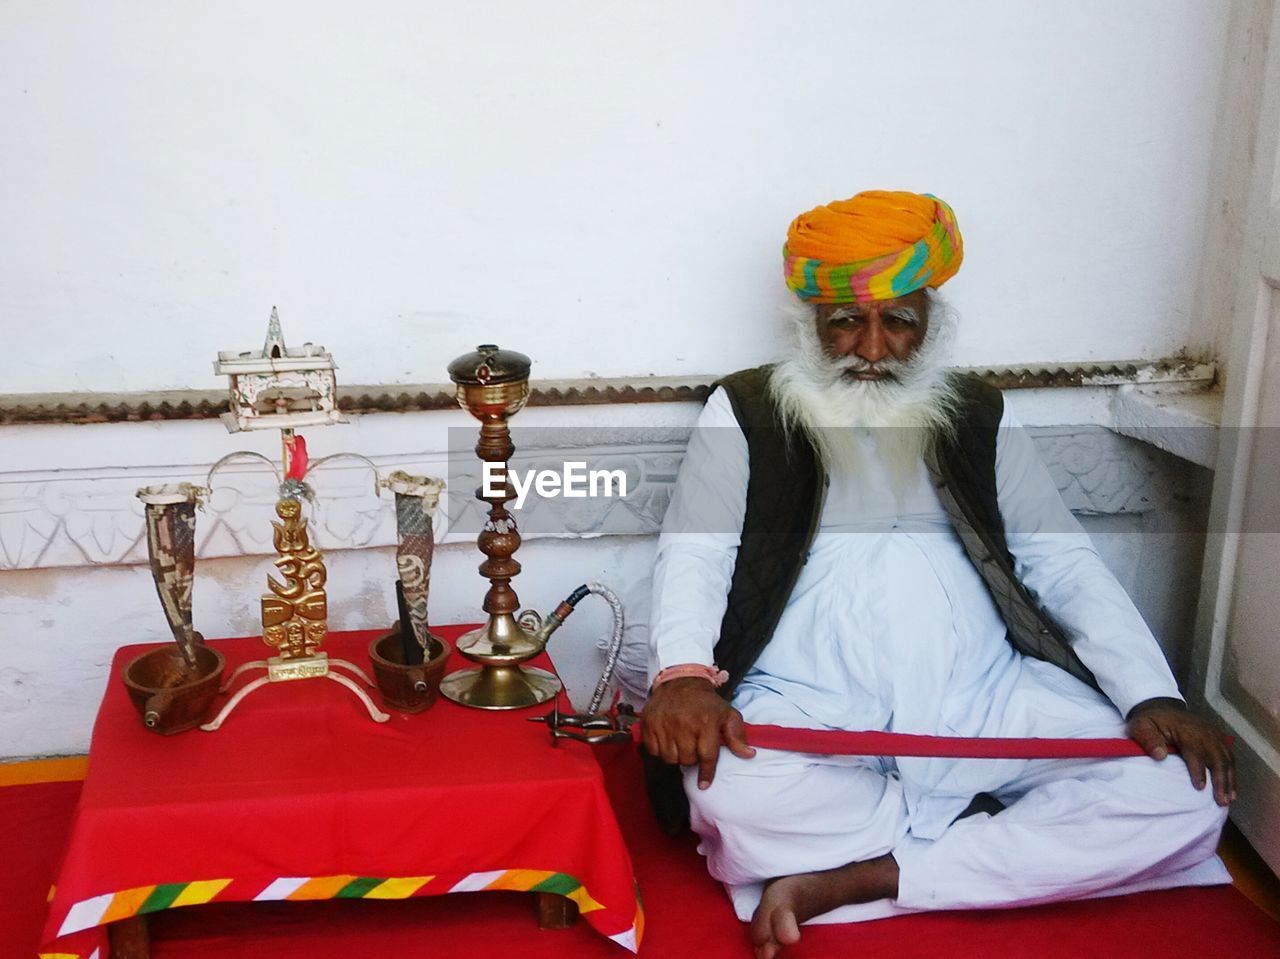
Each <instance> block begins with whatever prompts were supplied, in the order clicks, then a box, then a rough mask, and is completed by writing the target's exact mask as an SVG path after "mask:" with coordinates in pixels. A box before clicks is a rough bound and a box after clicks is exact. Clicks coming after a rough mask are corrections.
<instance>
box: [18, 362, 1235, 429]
mask: <svg viewBox="0 0 1280 959" xmlns="http://www.w3.org/2000/svg"><path fill="white" fill-rule="evenodd" d="M964 371H965V372H969V373H974V374H976V375H977V376H979V377H981V378H982V379H983V380H985V381H986V382H987V383H989V384H991V385H992V386H995V387H997V388H998V389H1002V390H1016V389H1040V388H1048V387H1052V388H1066V387H1087V386H1122V385H1136V384H1150V383H1186V384H1200V385H1202V386H1205V387H1207V386H1209V385H1211V384H1212V383H1213V382H1214V381H1215V380H1216V377H1217V368H1216V366H1215V365H1214V364H1213V363H1212V362H1209V361H1206V360H1196V359H1187V358H1185V357H1172V358H1168V359H1161V360H1133V361H1125V360H1121V361H1108V362H1102V363H1065V364H1047V365H1046V364H1039V365H1037V364H1030V365H1025V366H1023V365H1013V366H991V367H965V368H964ZM716 378H717V377H716V376H715V375H711V374H708V375H706V376H698V377H688V378H678V377H638V378H631V379H579V380H543V381H540V382H539V381H534V382H533V384H532V389H531V391H530V397H529V405H530V406H591V405H598V404H605V403H682V402H694V401H701V400H704V399H706V397H707V394H708V393H710V392H711V385H712V383H713V382H714V381H715V380H716ZM453 397H454V391H453V386H452V385H451V384H447V383H445V384H441V383H425V384H409V385H374V386H341V385H340V386H339V387H338V408H339V409H341V410H342V411H343V412H344V413H408V412H417V411H423V410H452V409H456V408H457V403H456V401H455V400H454V398H453ZM226 411H227V391H226V390H173V391H159V392H145V393H27V394H20V393H11V394H7V395H6V394H0V426H3V425H24V424H37V423H46V424H57V423H81V424H82V423H126V422H143V421H155V420H204V419H216V418H217V417H219V416H220V415H221V414H222V413H224V412H226Z"/></svg>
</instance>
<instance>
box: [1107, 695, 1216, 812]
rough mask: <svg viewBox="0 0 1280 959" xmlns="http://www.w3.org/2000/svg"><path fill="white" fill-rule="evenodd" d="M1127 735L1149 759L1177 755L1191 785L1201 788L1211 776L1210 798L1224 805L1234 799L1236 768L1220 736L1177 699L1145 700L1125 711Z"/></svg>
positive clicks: (1211, 726) (1205, 721) (1206, 722)
mask: <svg viewBox="0 0 1280 959" xmlns="http://www.w3.org/2000/svg"><path fill="white" fill-rule="evenodd" d="M1129 735H1130V736H1131V737H1132V738H1133V739H1134V740H1135V741H1137V743H1138V745H1139V746H1141V747H1142V748H1143V749H1144V750H1145V751H1146V754H1147V755H1148V756H1150V757H1151V758H1152V759H1164V758H1165V757H1166V756H1168V755H1169V753H1170V752H1177V753H1178V754H1179V755H1181V756H1182V759H1183V761H1184V762H1185V763H1186V764H1187V772H1188V773H1190V774H1191V784H1192V785H1193V786H1195V787H1196V789H1204V787H1205V774H1206V772H1208V773H1209V774H1210V775H1211V776H1212V777H1213V798H1214V800H1215V801H1217V803H1218V805H1219V806H1225V805H1227V804H1228V803H1229V802H1232V801H1233V800H1234V799H1235V798H1236V766H1235V759H1234V758H1232V755H1231V750H1230V749H1229V748H1228V747H1227V744H1226V743H1225V742H1224V741H1223V738H1222V733H1220V732H1218V730H1216V729H1215V728H1214V727H1213V725H1212V724H1211V723H1209V722H1208V721H1207V720H1204V719H1201V718H1200V717H1199V716H1197V715H1196V714H1195V713H1192V712H1189V711H1188V710H1187V707H1186V704H1185V703H1183V702H1182V701H1181V700H1177V699H1148V700H1146V701H1145V702H1141V703H1138V705H1136V706H1134V707H1133V709H1131V710H1130V711H1129Z"/></svg>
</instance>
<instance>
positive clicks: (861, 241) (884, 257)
mask: <svg viewBox="0 0 1280 959" xmlns="http://www.w3.org/2000/svg"><path fill="white" fill-rule="evenodd" d="M782 258H783V264H784V270H785V273H786V278H787V286H788V287H789V288H791V289H792V290H794V291H795V293H796V295H798V296H799V297H800V298H801V299H804V300H808V301H809V302H811V303H851V302H854V301H858V302H866V301H868V300H891V299H893V298H894V297H898V296H905V295H906V294H908V293H911V292H913V291H915V290H918V289H920V288H921V287H925V286H932V287H939V286H942V284H943V283H946V282H947V280H949V279H951V278H952V277H953V276H955V275H956V271H957V270H959V269H960V263H961V261H963V260H964V244H963V241H962V240H961V238H960V229H959V227H957V226H956V217H955V214H954V213H952V212H951V207H949V206H947V204H945V203H944V202H942V201H941V200H939V199H938V198H937V197H935V196H931V195H930V194H928V193H924V194H921V193H901V192H889V191H885V190H868V191H866V192H864V193H859V194H858V195H857V196H853V197H850V198H849V199H847V200H837V201H835V202H834V203H828V204H827V205H826V206H820V207H817V208H816V209H813V210H810V211H809V212H808V213H802V214H800V216H798V217H796V218H795V219H794V220H793V221H792V222H791V226H790V228H788V230H787V243H786V245H785V246H784V247H783V248H782Z"/></svg>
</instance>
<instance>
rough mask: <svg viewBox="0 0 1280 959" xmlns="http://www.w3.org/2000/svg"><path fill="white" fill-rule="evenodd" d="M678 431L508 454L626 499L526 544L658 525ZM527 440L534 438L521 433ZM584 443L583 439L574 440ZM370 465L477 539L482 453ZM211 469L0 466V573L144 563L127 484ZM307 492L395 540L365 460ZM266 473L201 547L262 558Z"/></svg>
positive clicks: (323, 532) (531, 520) (356, 526)
mask: <svg viewBox="0 0 1280 959" xmlns="http://www.w3.org/2000/svg"><path fill="white" fill-rule="evenodd" d="M1030 432H1031V434H1032V436H1033V438H1034V440H1035V443H1036V445H1037V447H1038V448H1039V451H1040V454H1041V456H1042V457H1043V459H1044V461H1045V463H1046V464H1047V466H1048V468H1049V470H1050V472H1051V474H1052V476H1053V478H1054V481H1055V483H1056V484H1057V486H1058V489H1059V490H1060V492H1061V493H1062V495H1063V498H1064V500H1065V501H1066V503H1067V505H1068V507H1070V508H1071V510H1072V511H1073V512H1075V513H1077V514H1081V515H1120V514H1142V513H1147V512H1151V511H1157V510H1172V509H1181V508H1185V505H1186V504H1187V503H1188V502H1191V501H1192V500H1193V499H1194V495H1195V490H1194V486H1195V482H1194V480H1195V477H1194V474H1193V473H1192V472H1191V471H1189V468H1188V467H1186V466H1185V464H1181V463H1179V462H1178V461H1176V460H1174V459H1173V458H1171V457H1170V456H1169V455H1168V454H1165V453H1163V452H1161V451H1159V450H1157V449H1154V448H1152V447H1151V446H1149V445H1147V444H1145V443H1142V442H1139V441H1137V440H1134V439H1131V438H1128V437H1124V436H1120V435H1118V434H1116V433H1114V432H1113V431H1111V430H1108V429H1106V428H1104V427H1100V426H1083V427H1082V426H1070V427H1036V428H1031V429H1030ZM688 434H689V430H688V429H679V428H671V429H666V430H663V431H661V432H658V433H654V432H649V433H645V432H644V431H634V430H632V431H626V430H618V431H609V430H591V431H589V432H585V433H582V434H578V435H579V437H580V438H581V439H583V440H584V443H583V445H570V446H566V445H565V443H564V442H563V439H564V435H565V434H563V433H558V434H556V435H557V436H558V437H559V438H560V440H561V441H560V442H558V443H556V444H555V445H554V446H553V445H552V444H551V443H550V442H544V443H541V444H539V443H537V442H534V443H532V444H530V445H528V446H526V447H525V448H522V449H520V450H518V451H517V453H516V455H515V457H514V458H513V459H512V463H511V465H512V466H513V468H516V469H519V470H521V471H523V470H527V469H530V468H536V469H557V470H558V469H560V468H561V466H562V464H563V463H564V462H565V460H566V459H574V460H581V461H584V462H586V463H587V464H588V468H589V469H609V470H614V469H617V470H622V471H623V472H624V473H625V474H626V476H627V486H628V495H627V496H626V497H625V498H603V497H597V498H584V499H574V500H567V499H536V498H532V497H531V498H530V499H529V501H527V502H526V504H525V506H524V508H523V509H521V510H520V511H519V512H518V513H517V514H516V515H517V517H518V521H519V523H520V528H521V533H522V535H523V536H524V538H525V539H526V540H529V539H540V538H584V537H596V536H615V535H636V536H644V535H652V534H654V533H656V532H657V531H658V530H659V528H660V526H661V523H662V517H663V514H664V513H665V512H666V508H667V505H668V504H669V502H670V500H671V493H672V490H673V489H674V485H675V480H676V476H677V474H678V472H679V469H680V463H681V461H682V459H683V457H684V449H685V445H686V442H687V438H688ZM529 435H530V436H532V435H533V434H532V433H531V434H529ZM587 440H589V442H585V441H587ZM370 458H371V459H372V460H373V462H374V463H375V464H376V465H377V468H378V470H379V472H380V473H382V474H383V475H385V474H386V473H387V472H390V471H391V470H395V469H403V470H406V471H408V472H411V473H419V474H424V475H428V476H440V477H445V478H447V482H448V484H449V488H448V489H447V490H446V492H445V494H444V496H443V498H442V501H441V509H440V511H439V513H438V515H437V527H436V528H437V535H438V537H439V538H440V539H441V541H442V542H468V541H474V538H475V533H476V531H477V530H478V529H479V527H480V524H481V523H482V521H483V511H484V509H485V507H484V505H483V504H482V503H480V502H479V501H478V500H476V499H475V498H474V496H473V491H474V490H475V489H476V488H477V487H478V486H479V484H480V473H479V462H478V461H477V460H476V459H475V458H474V456H472V455H471V454H470V451H469V450H468V451H466V452H465V453H462V454H460V455H455V458H454V460H450V458H449V456H448V454H446V453H433V454H416V455H413V454H404V453H398V452H396V453H392V452H388V453H384V454H381V455H378V454H376V453H375V454H374V455H371V457H370ZM207 471H208V465H199V466H186V467H172V468H169V467H154V466H149V467H114V468H110V469H102V468H83V469H61V470H48V471H24V472H7V473H6V472H3V471H0V570H6V569H7V570H14V569H43V568H54V567H78V566H102V565H116V564H138V563H144V562H146V542H145V539H144V532H143V519H142V506H141V504H140V503H139V502H138V500H137V499H136V497H135V495H134V494H135V491H136V490H137V489H138V487H141V486H145V485H155V484H160V483H175V482H181V481H187V482H194V483H203V482H204V480H205V475H206V473H207ZM308 480H309V482H311V483H312V484H313V486H314V487H315V490H316V493H317V501H316V504H315V506H314V507H311V508H309V509H308V515H309V516H310V518H311V526H312V533H313V535H312V541H313V542H315V543H316V545H318V546H319V547H320V548H322V549H325V550H340V549H366V548H371V547H382V546H392V545H394V543H395V521H394V506H393V499H392V497H391V496H390V494H387V493H385V492H384V493H383V494H382V495H381V496H378V495H376V493H375V488H374V482H373V476H372V473H371V471H370V470H369V468H368V467H367V466H365V465H363V464H359V463H355V462H352V461H349V460H339V461H336V462H334V463H332V464H327V465H325V466H324V467H322V468H320V469H318V470H316V471H315V473H314V474H312V476H310V477H308ZM275 498H276V489H275V480H274V477H273V476H272V474H271V473H270V472H268V471H267V470H266V469H265V468H263V467H259V466H257V465H256V464H250V465H247V466H246V465H241V464H233V465H230V466H228V467H226V468H225V469H223V470H221V471H220V472H219V473H218V474H217V477H216V480H215V484H214V492H213V495H212V496H211V498H210V499H209V501H208V503H207V504H206V506H205V508H204V510H203V511H202V512H200V513H198V514H197V521H196V537H197V546H198V555H200V556H201V557H204V558H213V557H228V556H259V555H271V554H272V552H273V551H272V547H271V526H270V520H271V519H272V517H273V506H274V503H275Z"/></svg>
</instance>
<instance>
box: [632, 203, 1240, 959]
mask: <svg viewBox="0 0 1280 959" xmlns="http://www.w3.org/2000/svg"><path fill="white" fill-rule="evenodd" d="M783 256H784V260H785V275H786V280H787V284H788V286H789V287H790V288H791V290H793V291H794V292H795V293H796V294H797V296H798V298H799V302H797V304H796V306H797V311H796V316H795V317H794V324H793V325H794V334H795V343H794V346H793V347H792V349H791V350H790V352H789V354H788V355H786V356H785V357H784V358H783V359H782V360H781V361H780V362H778V363H777V364H775V365H772V366H766V367H762V368H759V369H755V370H747V371H743V372H740V373H735V374H733V375H731V376H728V377H726V378H725V379H724V380H722V381H721V383H720V385H719V387H718V388H717V389H716V390H715V392H714V393H713V394H712V395H711V397H710V399H709V400H708V401H707V405H706V407H705V409H704V410H703V412H702V415H701V417H700V418H699V421H698V429H696V430H695V431H694V436H693V438H692V439H691V441H690V444H689V450H688V455H687V457H686V459H685V462H684V465H683V467H682V469H681V473H680V479H679V483H678V485H677V488H676V494H675V497H674V499H673V501H672V504H671V506H670V509H669V510H668V513H667V517H666V521H665V523H664V527H663V534H662V538H661V542H660V545H659V549H658V561H657V568H656V570H655V574H654V614H653V618H652V621H651V633H652V644H653V645H652V653H653V656H652V667H651V679H652V683H653V688H652V694H651V697H650V699H649V703H648V705H647V706H646V707H645V710H644V714H643V718H644V727H643V728H644V743H645V747H646V749H647V750H648V752H649V753H650V754H651V755H652V756H655V757H660V758H661V759H662V760H665V762H667V763H670V764H679V765H681V766H683V767H684V771H683V777H684V791H685V793H686V794H687V796H688V800H689V805H690V813H689V814H690V821H691V824H692V825H693V827H694V829H695V830H696V831H697V832H698V834H699V835H700V837H701V844H700V846H699V849H700V851H701V852H702V853H703V854H704V855H705V856H706V857H707V862H708V867H709V869H710V871H711V873H712V875H714V876H715V877H716V878H717V879H719V880H721V881H722V882H724V883H725V884H726V886H727V887H728V889H729V892H730V895H731V896H732V898H733V901H734V904H735V907H736V908H737V910H738V912H739V915H740V916H741V917H742V918H744V919H746V918H747V917H749V916H750V917H751V919H752V938H753V940H754V942H755V945H756V952H757V955H758V956H759V957H760V959H772V957H773V956H775V955H776V954H777V953H778V952H779V951H780V950H781V948H782V947H783V946H784V945H786V944H788V943H793V942H796V941H797V940H798V939H799V937H800V931H799V924H800V923H802V922H805V921H809V920H813V919H820V920H823V919H825V920H826V921H854V920H858V919H864V918H873V917H879V916H885V915H890V914H894V913H898V912H909V911H917V910H926V909H955V908H976V907H1002V906H1016V905H1025V904H1031V903H1040V902H1049V901H1053V900H1059V899H1069V898H1079V897H1087V896H1099V895H1110V894H1114V893H1119V892H1127V891H1134V890H1141V889H1155V888H1164V887H1169V886H1176V885H1187V884H1212V883H1220V882H1226V881H1228V877H1227V874H1226V872H1225V870H1224V869H1223V867H1222V864H1221V862H1220V861H1219V860H1218V859H1217V857H1216V856H1215V855H1214V849H1215V846H1216V842H1217V838H1218V834H1219V831H1220V829H1221V827H1222V823H1223V821H1224V818H1225V815H1226V812H1225V809H1224V808H1223V807H1225V806H1226V804H1227V803H1228V802H1230V801H1231V799H1232V798H1234V789H1235V787H1234V778H1233V777H1234V773H1233V767H1232V763H1231V757H1230V754H1229V752H1228V751H1227V749H1226V748H1225V747H1224V745H1223V742H1222V739H1221V737H1220V736H1219V735H1218V734H1217V733H1216V732H1215V731H1214V729H1213V728H1212V727H1211V726H1210V725H1209V724H1208V723H1206V722H1204V721H1203V720H1201V719H1199V718H1197V717H1196V716H1194V715H1193V714H1191V713H1190V712H1188V711H1187V710H1186V707H1185V704H1184V703H1183V701H1182V698H1181V697H1180V695H1179V692H1178V689H1177V686H1176V684H1175V683H1174V680H1173V677H1172V675H1171V673H1170V671H1169V668H1168V666H1167V665H1166V663H1165V660H1164V657H1163V656H1162V655H1161V652H1160V649H1159V647H1158V645H1157V644H1156V641H1155V639H1154V638H1153V637H1152V635H1151V633H1150V631H1149V630H1148V628H1147V627H1146V625H1145V624H1144V622H1143V621H1142V618H1141V616H1140V615H1139V614H1138V612H1137V610H1136V609H1135V608H1134V606H1133V604H1132V603H1131V602H1130V600H1129V599H1128V597H1127V596H1126V595H1125V594H1124V592H1123V590H1122V589H1121V587H1120V585H1119V584H1118V583H1117V582H1116V580H1115V578H1114V577H1113V576H1112V575H1111V574H1110V573H1109V572H1108V571H1107V569H1106V568H1105V566H1104V565H1103V563H1102V561H1101V560H1100V559H1099V557H1098V555H1097V553H1096V552H1095V551H1094V549H1093V547H1092V545H1091V544H1090V542H1089V539H1088V537H1087V536H1086V535H1085V534H1084V532H1083V531H1082V530H1081V529H1080V527H1079V525H1078V524H1077V523H1076V522H1075V520H1074V518H1073V517H1072V516H1071V514H1070V513H1069V512H1068V511H1067V509H1066V508H1065V506H1064V505H1063V503H1062V500H1061V498H1060V497H1059V495H1058V491H1057V489H1056V487H1055V486H1054V483H1053V481H1052V479H1051V478H1050V476H1049V474H1048V472H1047V470H1046V469H1045V468H1044V466H1043V465H1042V464H1041V463H1040V462H1039V460H1038V459H1037V456H1036V454H1035V450H1034V447H1033V444H1032V441H1031V439H1030V437H1028V436H1027V435H1026V434H1025V432H1024V431H1022V430H1020V429H1017V428H1014V427H1015V424H1014V422H1013V420H1012V418H1011V417H1010V416H1009V414H1008V411H1007V410H1005V409H1004V406H1003V402H1002V398H1001V396H1000V394H999V392H998V391H996V390H994V389H991V388H989V387H986V386H984V385H983V384H981V383H980V382H978V381H976V380H972V379H968V378H963V377H958V376H955V375H953V374H949V373H948V372H947V370H946V369H945V367H944V362H945V358H946V353H947V348H948V345H949V341H950V339H951V334H952V325H953V323H952V319H951V316H950V314H949V312H948V311H947V309H946V307H945V305H944V304H943V303H942V302H941V300H940V299H939V297H938V296H937V294H936V293H935V290H936V288H937V287H939V286H941V285H942V284H943V283H945V282H946V281H947V280H948V279H950V278H951V277H952V276H953V275H955V273H956V271H957V270H958V269H959V266H960V263H961V259H962V256H963V251H962V244H961V237H960V233H959V230H958V228H957V226H956V221H955V217H954V215H953V214H952V211H951V209H950V207H948V206H947V205H946V204H945V203H943V202H942V201H941V200H938V199H937V198H935V197H932V196H927V195H925V196H922V195H917V194H912V193H887V192H869V193H861V194H858V195H857V196H855V197H853V198H852V199H849V200H844V201H840V202H836V203H832V204H830V205H828V206H823V207H819V208H817V209H815V210H812V211H810V212H809V213H806V214H804V215H802V216H800V217H798V218H797V219H796V220H795V221H794V222H793V223H792V224H791V228H790V230H789V232H788V235H787V243H786V246H785V247H784V249H783ZM744 721H745V722H748V723H763V724H772V725H778V726H788V727H799V728H819V729H834V730H883V731H894V732H904V733H920V734H936V735H951V736H969V737H990V736H1011V737H1040V738H1048V737H1115V736H1122V735H1125V734H1126V733H1127V734H1128V735H1130V736H1132V737H1133V738H1134V739H1136V740H1137V741H1138V742H1139V744H1141V746H1142V747H1143V749H1144V750H1145V752H1146V753H1147V754H1148V757H1149V758H1147V757H1139V758H1130V759H1111V760H1088V761H1084V760H972V759H960V760H946V759H936V758H898V759H896V760H894V759H893V758H891V757H876V756H866V757H850V756H824V755H813V754H797V753H787V752H780V751H771V750H762V751H759V752H757V751H756V750H755V749H753V748H752V747H751V746H749V745H748V743H747V741H746V739H745V737H744V731H743V723H744ZM1171 753H1176V754H1177V756H1176V757H1175V758H1169V757H1170V754H1171ZM1210 776H1211V778H1212V789H1207V788H1206V785H1207V780H1208V779H1209V777H1210Z"/></svg>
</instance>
